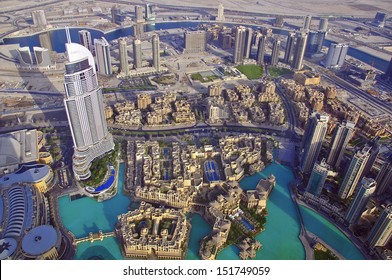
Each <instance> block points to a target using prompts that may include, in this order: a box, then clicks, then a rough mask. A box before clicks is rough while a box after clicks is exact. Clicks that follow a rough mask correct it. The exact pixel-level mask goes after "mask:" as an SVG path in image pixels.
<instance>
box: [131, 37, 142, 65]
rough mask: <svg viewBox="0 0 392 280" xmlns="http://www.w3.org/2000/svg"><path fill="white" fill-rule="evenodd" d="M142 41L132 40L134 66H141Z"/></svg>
mask: <svg viewBox="0 0 392 280" xmlns="http://www.w3.org/2000/svg"><path fill="white" fill-rule="evenodd" d="M142 61H143V58H142V41H140V40H139V39H135V40H133V65H134V67H135V68H136V69H137V68H141V67H142Z"/></svg>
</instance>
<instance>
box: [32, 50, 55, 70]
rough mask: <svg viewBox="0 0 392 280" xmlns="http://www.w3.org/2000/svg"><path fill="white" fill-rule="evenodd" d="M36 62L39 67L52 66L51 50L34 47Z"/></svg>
mask: <svg viewBox="0 0 392 280" xmlns="http://www.w3.org/2000/svg"><path fill="white" fill-rule="evenodd" d="M33 51H34V57H35V62H36V63H37V66H39V67H48V66H50V65H52V60H51V59H50V54H49V50H48V49H45V48H40V47H33Z"/></svg>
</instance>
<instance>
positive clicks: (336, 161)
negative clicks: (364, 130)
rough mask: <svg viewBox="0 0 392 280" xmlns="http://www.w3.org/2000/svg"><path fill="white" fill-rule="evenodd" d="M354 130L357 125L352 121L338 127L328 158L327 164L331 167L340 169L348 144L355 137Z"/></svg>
mask: <svg viewBox="0 0 392 280" xmlns="http://www.w3.org/2000/svg"><path fill="white" fill-rule="evenodd" d="M354 128H355V124H354V123H353V122H350V121H345V122H343V123H342V124H338V125H337V126H336V128H335V131H334V133H333V136H332V142H331V145H330V149H329V152H328V157H327V163H328V164H329V165H330V166H332V167H335V168H339V166H340V163H341V162H342V159H343V156H344V151H345V150H346V147H347V145H348V142H350V140H351V138H352V137H353V135H354Z"/></svg>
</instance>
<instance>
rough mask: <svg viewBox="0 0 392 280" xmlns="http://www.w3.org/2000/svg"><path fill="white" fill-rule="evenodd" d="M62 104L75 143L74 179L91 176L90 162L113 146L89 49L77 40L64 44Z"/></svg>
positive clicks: (100, 89)
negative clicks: (66, 60) (64, 95)
mask: <svg viewBox="0 0 392 280" xmlns="http://www.w3.org/2000/svg"><path fill="white" fill-rule="evenodd" d="M66 49H67V55H68V60H69V62H68V63H66V64H65V75H64V87H65V93H66V97H65V99H64V105H65V109H66V112H67V117H68V122H69V125H70V129H71V133H72V139H73V142H74V156H73V171H74V174H75V177H76V179H77V180H86V179H88V178H89V177H90V175H91V172H90V166H91V162H92V161H93V160H94V159H96V158H98V157H100V156H102V155H104V154H105V153H107V152H109V151H110V150H112V149H113V148H114V143H113V137H112V135H111V134H110V133H109V132H108V129H107V126H106V119H105V115H104V108H103V100H102V88H101V87H100V86H99V85H98V79H97V74H96V71H95V65H94V58H93V56H92V54H91V52H90V51H89V50H88V49H87V48H85V47H83V46H82V45H79V44H76V43H68V44H66Z"/></svg>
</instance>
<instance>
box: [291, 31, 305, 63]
mask: <svg viewBox="0 0 392 280" xmlns="http://www.w3.org/2000/svg"><path fill="white" fill-rule="evenodd" d="M307 39H308V34H307V33H305V32H297V34H296V43H295V50H294V57H293V61H292V63H291V67H292V68H294V69H295V70H301V69H302V62H303V59H304V54H305V48H306V42H307Z"/></svg>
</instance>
